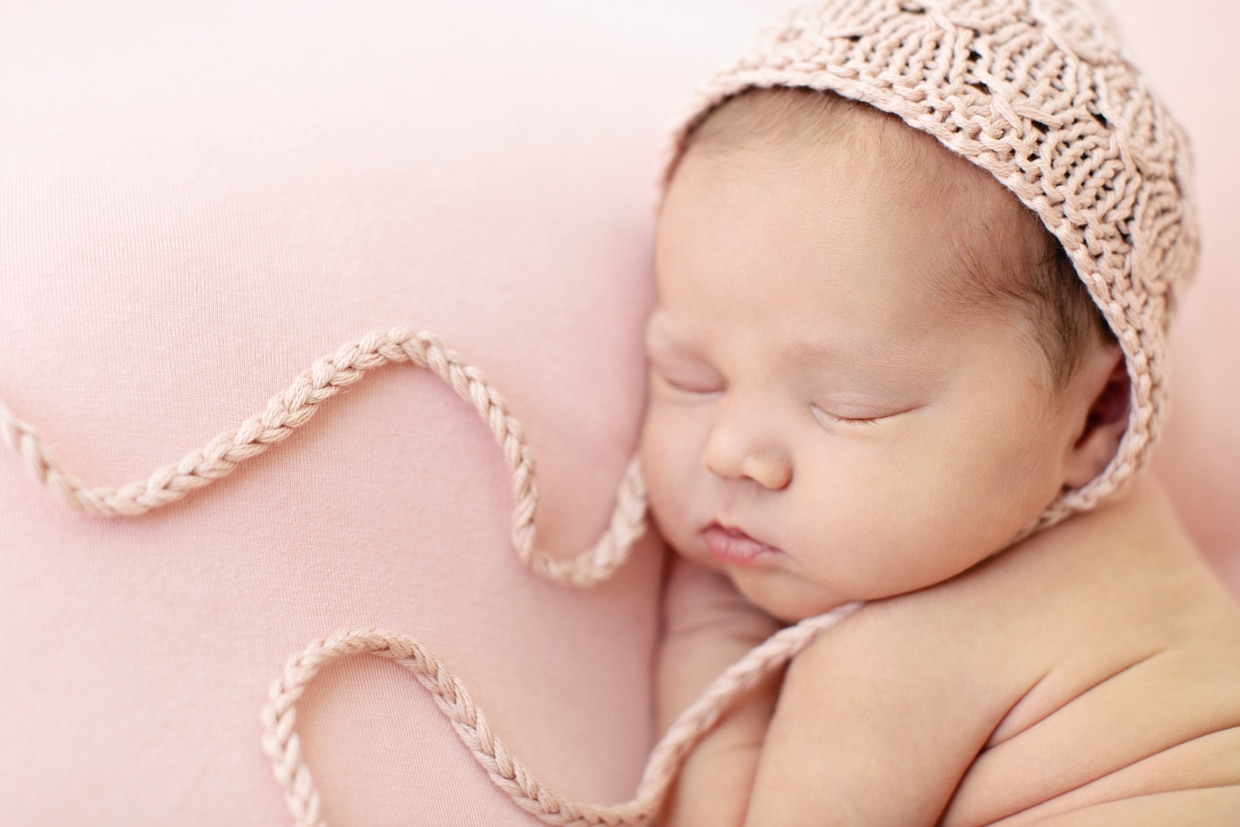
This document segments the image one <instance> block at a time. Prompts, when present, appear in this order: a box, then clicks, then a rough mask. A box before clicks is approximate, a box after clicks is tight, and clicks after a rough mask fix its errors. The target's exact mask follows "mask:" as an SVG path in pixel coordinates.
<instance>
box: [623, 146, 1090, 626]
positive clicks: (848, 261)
mask: <svg viewBox="0 0 1240 827" xmlns="http://www.w3.org/2000/svg"><path fill="white" fill-rule="evenodd" d="M720 152H722V154H718V153H702V152H700V151H695V150H690V152H689V154H688V155H687V156H686V157H685V159H684V160H683V161H682V163H681V166H680V168H679V169H678V171H677V173H676V175H675V179H674V181H673V182H672V184H671V187H670V190H669V192H668V194H667V198H666V201H665V203H664V207H663V211H662V214H661V217H660V225H659V235H658V244H657V252H656V257H657V261H656V266H657V277H658V305H657V308H656V310H655V312H654V314H653V316H652V318H651V320H650V324H649V329H648V335H647V342H648V351H649V358H650V366H651V368H650V370H651V378H650V382H651V388H650V404H649V411H648V414H647V418H646V424H645V430H644V434H643V440H642V462H643V467H644V470H645V474H646V477H647V481H648V484H649V488H650V502H651V506H652V509H653V512H654V515H655V518H656V521H657V523H658V525H659V527H660V529H661V530H662V532H663V534H664V535H665V536H666V538H667V539H668V541H669V542H670V543H671V544H672V545H673V546H674V547H675V548H676V550H677V551H679V552H680V553H681V554H684V555H686V556H687V557H690V558H692V559H693V560H695V561H697V562H699V563H701V564H703V565H706V566H709V567H711V568H715V569H720V570H723V571H725V572H727V573H728V575H730V576H731V578H732V580H733V581H734V582H735V583H736V585H737V587H738V588H739V589H740V590H741V592H742V593H744V594H745V595H746V596H747V597H748V598H749V599H750V600H752V601H753V602H755V603H757V604H758V605H760V606H762V607H763V608H764V609H765V610H766V611H768V612H770V613H771V614H773V615H775V616H777V617H780V618H783V619H785V620H789V621H791V620H797V619H800V618H804V617H808V616H811V615H814V614H818V613H821V612H824V611H827V610H829V609H831V608H833V607H835V606H838V605H841V604H843V603H845V602H849V601H852V600H858V599H877V598H881V597H887V596H891V595H896V594H902V593H905V592H909V591H913V590H916V589H919V588H923V587H926V586H930V585H933V584H935V583H939V582H942V581H944V580H946V579H948V578H950V577H952V576H953V575H956V574H958V573H960V572H962V571H964V570H965V569H967V568H969V567H971V566H972V565H974V564H976V563H978V562H980V561H981V560H983V559H985V558H986V557H987V556H989V555H990V554H992V553H994V552H995V551H998V550H999V549H1001V548H1002V547H1003V546H1004V545H1005V544H1007V543H1008V542H1009V541H1010V540H1011V539H1012V537H1013V536H1014V535H1015V534H1016V533H1017V532H1019V531H1020V529H1022V528H1023V527H1025V526H1026V525H1027V524H1028V523H1029V522H1031V521H1032V520H1033V519H1034V518H1036V517H1037V516H1038V515H1039V514H1040V513H1041V512H1042V510H1043V509H1044V508H1045V507H1046V506H1047V505H1048V504H1049V503H1050V502H1051V500H1053V499H1054V498H1055V496H1056V495H1057V494H1058V493H1059V492H1060V490H1061V489H1062V487H1063V485H1064V477H1065V472H1064V467H1063V465H1064V456H1065V455H1066V454H1068V452H1069V451H1070V448H1071V446H1072V443H1073V442H1074V440H1075V439H1076V437H1077V436H1078V432H1079V428H1076V429H1074V427H1073V422H1072V418H1071V415H1070V414H1069V413H1068V412H1067V411H1066V410H1065V406H1064V405H1063V404H1061V403H1060V402H1059V401H1058V399H1059V397H1058V396H1057V395H1056V394H1054V393H1053V392H1052V391H1051V389H1050V382H1049V379H1048V378H1047V374H1046V367H1045V363H1044V361H1043V357H1042V355H1041V353H1040V351H1039V349H1038V348H1037V346H1036V345H1035V344H1033V341H1034V340H1033V337H1032V333H1031V328H1030V326H1029V324H1028V323H1026V322H1023V321H1021V320H1019V319H1015V318H1013V314H1012V313H1000V312H986V310H985V308H984V307H982V308H980V309H979V307H978V306H973V307H972V308H971V309H970V308H969V307H967V306H966V304H967V303H963V302H959V301H951V300H949V299H947V298H945V297H944V296H943V295H941V294H939V293H936V291H935V289H934V288H933V287H932V286H931V285H933V284H935V283H936V279H935V275H936V274H937V270H936V268H946V267H951V266H953V264H954V263H955V262H953V260H952V258H953V256H958V255H959V253H958V252H953V251H959V250H960V249H961V245H968V244H974V243H977V244H984V239H978V240H976V241H975V240H972V239H968V238H962V237H961V230H960V229H959V228H960V227H963V226H968V225H969V222H968V221H965V220H964V218H965V215H964V213H963V211H966V210H970V209H973V210H976V209H986V208H988V206H987V204H986V203H979V202H978V200H977V199H976V198H974V197H972V196H970V197H959V196H944V195H941V194H940V195H936V194H935V193H936V192H938V190H936V189H935V187H933V186H928V187H916V186H909V185H908V182H907V181H902V180H900V178H899V176H898V175H888V174H881V171H882V170H883V169H884V168H885V167H884V165H883V163H882V162H881V160H880V159H875V160H873V161H870V162H866V161H864V160H862V161H858V160H857V159H856V158H850V157H846V156H845V155H844V154H843V153H842V152H841V151H839V150H832V149H823V148H814V149H805V148H792V147H788V146H763V147H759V148H752V147H750V148H742V149H740V150H736V149H725V150H720ZM909 174H911V175H914V176H918V175H921V174H922V170H913V171H912V172H911V173H909ZM906 177H907V176H906ZM988 183H993V182H988ZM993 185H994V187H995V188H996V189H997V193H994V194H993V195H994V197H995V198H999V199H1002V198H1010V196H1007V195H1006V193H1003V192H1002V190H1001V188H999V185H998V184H997V183H994V184H993ZM983 200H985V201H989V200H991V199H989V198H987V199H983ZM957 202H959V203H957ZM973 252H974V253H975V254H977V255H980V256H983V257H984V256H985V249H984V248H982V247H975V248H973ZM983 260H984V259H983Z"/></svg>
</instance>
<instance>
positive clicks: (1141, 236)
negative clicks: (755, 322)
mask: <svg viewBox="0 0 1240 827" xmlns="http://www.w3.org/2000/svg"><path fill="white" fill-rule="evenodd" d="M770 87H806V88H811V89H818V90H825V91H830V92H834V93H836V94H838V95H840V96H842V97H845V98H851V99H854V100H857V101H861V102H864V103H866V104H869V105H871V106H874V107H876V108H877V109H880V110H882V111H884V112H888V113H891V114H893V115H897V116H899V117H900V118H901V119H903V120H904V122H905V123H907V124H908V125H909V126H911V127H913V128H914V129H918V130H921V131H922V132H925V133H928V134H929V135H932V136H933V137H935V138H936V139H938V141H939V142H940V143H941V144H942V145H943V146H945V147H947V148H948V149H949V150H951V151H953V152H955V153H957V154H959V155H961V156H963V157H965V158H967V159H968V160H969V161H971V162H972V163H974V164H976V165H977V166H979V167H981V168H982V169H985V170H987V171H989V172H990V173H991V174H992V175H994V177H995V178H997V179H998V180H999V182H1000V183H1002V184H1003V185H1004V186H1005V187H1007V189H1009V190H1010V191H1011V192H1012V193H1014V194H1015V195H1016V197H1017V198H1019V199H1020V200H1021V201H1022V202H1023V203H1024V204H1025V205H1026V206H1027V207H1028V208H1029V209H1031V210H1032V211H1033V212H1034V213H1036V214H1037V215H1038V217H1039V218H1041V220H1042V222H1043V224H1045V225H1046V227H1047V229H1049V230H1050V232H1051V233H1053V234H1054V235H1055V236H1056V237H1057V238H1058V239H1059V241H1060V243H1061V244H1062V245H1063V247H1064V249H1065V250H1066V251H1067V253H1068V255H1069V257H1070V258H1071V260H1072V262H1073V264H1074V266H1075V268H1076V272H1077V273H1078V274H1079V276H1080V278H1081V280H1082V281H1083V282H1084V283H1085V285H1086V286H1087V287H1088V288H1089V293H1090V295H1091V296H1092V297H1093V299H1094V302H1095V303H1096V304H1097V305H1098V307H1099V308H1100V309H1101V311H1102V314H1103V316H1104V317H1105V318H1106V321H1107V323H1108V324H1109V325H1110V327H1111V330H1112V331H1114V333H1115V336H1116V338H1117V339H1118V340H1119V344H1120V347H1121V348H1122V349H1123V352H1124V358H1125V359H1126V362H1127V367H1128V373H1129V376H1130V377H1131V380H1132V397H1131V406H1130V413H1129V419H1128V428H1127V431H1126V432H1125V434H1124V437H1123V439H1122V441H1121V443H1120V446H1119V450H1118V451H1117V453H1116V456H1115V458H1114V459H1113V460H1112V462H1111V464H1110V465H1109V466H1108V467H1107V468H1106V469H1105V470H1104V471H1103V472H1102V473H1101V474H1100V475H1099V476H1098V477H1096V478H1095V479H1094V480H1093V481H1091V482H1090V483H1088V484H1087V485H1085V486H1083V487H1081V488H1079V489H1076V490H1073V491H1069V492H1066V493H1065V494H1063V495H1062V496H1061V497H1060V498H1059V499H1058V500H1056V502H1055V503H1053V504H1052V505H1051V506H1050V508H1049V509H1048V510H1047V511H1046V513H1044V514H1043V515H1042V517H1041V518H1040V520H1039V521H1038V522H1037V523H1036V524H1035V525H1034V526H1031V530H1032V529H1037V528H1043V527H1046V526H1048V525H1051V524H1053V523H1055V522H1058V521H1059V520H1061V519H1063V518H1064V517H1066V516H1068V515H1069V514H1072V513H1074V512H1077V511H1083V510H1086V509H1089V508H1092V507H1093V506H1094V505H1095V504H1097V503H1098V502H1099V501H1101V500H1102V499H1103V498H1105V497H1107V496H1108V495H1110V494H1112V493H1113V492H1115V491H1116V490H1117V489H1118V488H1119V487H1120V486H1121V485H1123V484H1124V483H1125V482H1126V481H1127V480H1128V479H1129V478H1130V477H1131V476H1132V474H1133V473H1134V472H1135V471H1136V470H1137V469H1138V468H1140V467H1141V465H1142V464H1143V463H1144V461H1145V460H1146V458H1147V456H1148V454H1149V450H1150V448H1151V446H1152V445H1153V443H1154V441H1155V440H1156V438H1157V436H1158V433H1159V430H1160V425H1161V422H1162V419H1163V415H1164V413H1165V409H1166V384H1165V363H1166V333H1167V325H1168V321H1169V318H1170V316H1171V315H1172V313H1173V312H1174V310H1175V307H1176V304H1177V299H1178V294H1179V291H1180V290H1181V289H1182V288H1183V287H1184V286H1185V285H1186V284H1187V283H1188V281H1189V280H1190V278H1191V277H1192V274H1193V271H1194V269H1195V266H1196V258H1197V223H1196V218H1195V215H1194V212H1193V209H1192V206H1191V204H1190V202H1189V193H1188V187H1189V177H1190V162H1191V159H1190V157H1189V146H1188V143H1187V140H1186V138H1185V135H1184V133H1183V131H1182V130H1181V129H1180V127H1179V125H1178V124H1176V122H1175V121H1173V120H1172V118H1171V117H1170V115H1168V113H1167V112H1166V110H1165V109H1164V108H1163V106H1162V104H1161V103H1160V102H1159V101H1158V100H1157V99H1156V98H1155V97H1154V96H1153V94H1152V93H1151V92H1150V90H1149V89H1148V87H1147V86H1146V82H1145V80H1144V78H1143V77H1142V76H1141V75H1140V73H1139V72H1138V71H1137V69H1136V68H1135V67H1134V66H1133V65H1132V63H1130V62H1129V60H1128V58H1127V57H1126V56H1125V55H1124V54H1123V53H1122V52H1121V50H1120V47H1119V44H1118V43H1117V40H1116V37H1115V34H1114V32H1113V31H1111V29H1110V27H1109V26H1108V21H1107V20H1106V18H1105V17H1104V15H1103V14H1102V13H1101V12H1100V11H1098V10H1097V9H1095V8H1093V7H1091V6H1089V5H1083V4H1082V3H1081V2H1080V0H1078V1H1077V2H1073V0H827V2H824V3H820V4H818V5H814V6H811V7H806V8H802V9H798V10H797V11H795V12H793V13H792V14H791V15H789V16H788V17H786V18H785V19H784V20H783V21H782V22H781V24H780V25H778V26H777V27H776V28H774V29H773V30H771V31H770V32H768V33H767V34H766V36H764V37H763V39H762V40H761V41H760V42H759V44H758V46H757V48H756V49H755V50H754V51H753V52H752V53H751V54H749V55H748V56H746V57H745V58H743V59H742V60H741V61H739V62H738V63H736V64H735V65H734V66H732V67H731V68H729V69H727V70H725V71H724V72H722V73H721V74H719V75H717V76H716V77H715V78H714V79H713V80H712V81H711V82H710V83H709V84H708V85H707V86H706V87H705V88H704V89H703V90H702V91H701V93H700V94H699V97H698V99H697V100H696V101H695V102H694V104H693V106H692V107H691V109H690V114H689V117H688V118H687V119H686V120H685V121H684V123H683V125H682V127H681V128H680V129H679V131H678V132H677V134H676V138H675V145H674V157H676V158H679V156H680V155H681V153H682V152H683V151H684V149H685V146H686V143H687V141H688V140H689V137H690V135H691V132H692V129H693V128H694V126H696V125H697V124H698V123H700V122H701V121H702V120H703V119H704V118H705V117H706V115H708V114H709V113H710V111H711V110H712V109H713V108H714V107H716V106H717V105H719V104H720V103H721V102H723V101H724V100H726V99H727V98H728V97H730V96H733V95H736V94H738V93H739V92H742V91H744V90H746V89H751V88H770Z"/></svg>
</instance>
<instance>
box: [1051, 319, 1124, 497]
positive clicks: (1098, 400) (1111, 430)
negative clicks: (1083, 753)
mask: <svg viewBox="0 0 1240 827" xmlns="http://www.w3.org/2000/svg"><path fill="white" fill-rule="evenodd" d="M1077 382H1078V383H1079V384H1078V388H1077V390H1076V393H1075V394H1074V395H1076V396H1077V398H1079V399H1080V400H1081V401H1082V402H1083V403H1084V404H1080V405H1079V406H1078V407H1077V411H1078V412H1079V413H1078V414H1077V423H1078V424H1077V427H1078V428H1079V430H1078V431H1077V438H1076V440H1075V441H1074V442H1073V444H1072V446H1071V448H1070V449H1069V452H1068V457H1067V465H1066V468H1065V471H1066V474H1065V479H1064V485H1066V486H1067V487H1069V488H1080V487H1081V486H1083V485H1085V484H1086V483H1088V482H1089V481H1090V480H1092V479H1093V478H1094V477H1096V476H1098V475H1099V474H1101V473H1102V472H1103V471H1104V470H1106V467H1107V465H1109V464H1110V462H1111V460H1112V459H1114V457H1115V452H1116V451H1117V450H1119V442H1120V439H1122V438H1123V436H1124V431H1126V430H1127V429H1128V411H1129V408H1130V406H1131V398H1132V380H1131V379H1130V378H1129V377H1128V366H1127V364H1126V363H1125V362H1124V354H1123V351H1121V350H1120V348H1119V345H1117V344H1107V345H1106V346H1104V347H1098V348H1092V349H1091V350H1090V352H1089V355H1088V356H1086V357H1085V360H1084V363H1083V364H1082V366H1081V369H1080V373H1079V374H1078V376H1077Z"/></svg>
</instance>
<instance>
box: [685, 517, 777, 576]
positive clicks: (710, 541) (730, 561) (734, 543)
mask: <svg viewBox="0 0 1240 827" xmlns="http://www.w3.org/2000/svg"><path fill="white" fill-rule="evenodd" d="M702 540H703V542H704V543H705V544H706V551H707V553H708V554H710V556H711V557H712V558H714V559H715V560H716V561H717V562H720V563H723V564H724V565H727V566H742V567H746V568H749V567H753V566H759V565H762V564H763V563H764V562H766V561H767V560H770V559H771V558H773V557H775V556H777V555H781V554H783V552H782V551H780V550H779V549H777V548H775V547H774V546H768V545H767V544H766V543H763V542H760V541H758V540H755V539H754V538H752V537H750V536H749V535H748V534H746V533H745V532H743V531H741V530H740V529H739V528H727V527H726V526H721V525H719V524H718V523H711V524H710V525H709V526H707V527H706V528H705V529H703V530H702Z"/></svg>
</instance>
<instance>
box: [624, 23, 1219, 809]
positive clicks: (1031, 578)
mask: <svg viewBox="0 0 1240 827" xmlns="http://www.w3.org/2000/svg"><path fill="white" fill-rule="evenodd" d="M1185 154H1186V147H1185V145H1184V142H1183V139H1182V137H1181V136H1180V133H1179V131H1178V129H1177V128H1176V127H1175V125H1174V123H1173V122H1172V121H1171V120H1170V119H1169V118H1168V116H1167V115H1166V114H1165V113H1164V112H1163V110H1162V109H1161V107H1160V106H1159V104H1158V103H1157V102H1155V101H1153V100H1151V99H1150V98H1149V97H1148V92H1147V91H1146V90H1145V88H1144V85H1143V83H1142V81H1141V80H1140V79H1139V78H1138V77H1137V76H1136V75H1135V73H1134V70H1133V69H1132V67H1131V66H1130V65H1129V64H1128V63H1127V62H1126V60H1125V59H1124V58H1123V57H1122V56H1121V55H1120V54H1119V53H1118V52H1117V51H1116V50H1115V48H1114V46H1113V45H1112V44H1111V42H1110V40H1109V36H1108V35H1107V34H1106V33H1105V31H1104V30H1103V29H1102V28H1101V27H1100V26H1099V25H1098V24H1097V23H1095V22H1093V21H1092V20H1091V19H1090V18H1089V17H1088V16H1087V15H1086V14H1085V13H1084V12H1083V11H1081V10H1079V9H1075V8H1073V7H1071V6H1070V5H1067V4H1065V3H1064V2H1056V3H1050V2H1043V3H1037V2H1033V0H1030V2H1027V3H1026V2H996V3H991V4H978V3H975V2H954V3H953V2H939V3H930V2H925V3H915V2H900V0H890V2H880V1H872V2H864V3H863V2H855V1H854V2H844V0H839V1H838V2H833V3H829V4H828V5H826V6H825V7H820V8H817V9H813V10H809V11H806V12H803V13H799V14H798V15H796V16H794V17H792V18H790V20H789V22H788V23H787V26H786V28H785V29H783V30H781V31H779V32H776V33H774V34H773V35H772V36H771V37H770V38H769V39H768V40H767V41H766V43H765V45H764V47H763V48H762V49H761V50H760V51H759V52H758V54H757V55H756V56H755V57H752V58H750V59H748V60H746V61H745V62H743V63H741V64H740V65H739V66H738V67H736V68H735V69H733V70H731V71H730V72H728V73H725V74H724V75H723V76H721V78H719V79H718V80H717V81H716V83H715V85H714V86H713V87H712V88H711V89H710V90H709V92H708V94H707V96H706V99H705V100H704V101H703V103H702V107H701V110H700V114H699V115H698V116H697V117H696V118H694V119H693V120H692V121H691V122H690V125H689V126H688V127H687V129H686V130H685V134H684V139H683V141H682V147H681V152H680V154H679V156H678V159H677V161H676V163H675V166H674V168H673V172H672V175H671V177H670V180H669V183H668V187H667V191H666V196H665V200H664V203H663V205H662V208H661V213H660V222H659V232H658V242H657V250H656V266H657V280H658V303H657V307H656V309H655V310H654V313H653V315H652V317H651V319H650V323H649V327H648V335H647V346H648V352H649V360H650V368H651V372H650V375H651V379H650V382H651V388H650V403H649V411H648V414H647V420H646V425H645V430H644V435H643V445H642V463H643V467H644V469H645V473H646V477H647V481H648V485H649V490H650V500H651V506H652V509H653V513H654V515H655V519H656V522H657V524H658V526H659V528H660V529H661V531H662V533H663V535H664V537H666V539H667V540H668V542H669V543H670V544H671V545H672V546H673V547H674V548H675V550H676V551H677V552H678V553H679V557H678V562H677V565H676V568H675V570H674V572H673V575H672V581H671V583H670V585H669V617H668V623H667V629H666V634H665V641H664V647H663V652H662V657H661V665H660V668H661V674H660V716H661V718H662V720H664V721H665V722H666V721H669V720H670V719H671V718H672V717H673V716H674V715H676V714H677V713H678V712H679V711H680V710H681V709H682V708H683V707H684V706H685V705H686V704H687V703H688V702H689V701H690V700H691V699H692V698H693V697H695V696H696V695H697V693H698V692H699V691H700V690H701V688H702V687H703V686H704V685H705V684H706V683H708V682H709V680H710V679H711V678H713V677H714V675H715V674H717V673H718V672H719V671H720V670H721V669H722V667H723V666H725V665H726V664H728V663H730V662H731V661H733V660H735V659H736V658H737V657H739V656H740V654H742V653H743V652H744V651H745V650H747V649H748V648H749V647H751V646H752V645H753V644H754V643H755V642H757V641H758V640H760V639H761V638H762V637H764V636H766V635H767V634H769V633H770V632H771V631H772V629H773V628H775V627H776V625H777V624H778V623H791V622H795V621H798V620H800V619H803V618H806V617H810V616H814V615H817V614H820V613H824V612H827V611H830V610H832V609H835V608H837V607H840V606H844V605H846V604H850V603H854V602H863V605H862V606H861V608H859V609H858V610H857V611H856V612H855V613H854V614H852V615H851V616H850V617H848V618H847V619H846V620H844V621H843V622H842V623H841V624H839V625H838V626H836V627H834V628H833V629H831V630H830V631H828V632H827V633H825V634H824V635H823V636H822V637H821V638H820V639H819V640H818V641H816V642H815V643H814V644H813V645H812V646H811V647H810V648H809V649H808V650H807V651H806V652H804V653H803V654H802V655H801V656H799V657H798V658H797V659H796V660H795V661H794V663H793V665H792V667H791V668H790V670H789V671H788V673H787V674H786V676H784V677H783V679H782V680H781V681H775V682H770V683H768V684H767V685H766V686H764V687H763V688H762V690H761V691H759V692H758V693H756V694H755V695H754V696H753V697H751V698H749V699H748V700H747V701H746V702H745V703H744V704H743V705H742V706H740V707H738V708H737V709H735V710H734V711H733V712H732V713H731V714H730V715H729V717H727V718H726V719H725V720H724V722H723V723H722V724H721V726H720V727H719V728H718V729H717V730H716V731H715V732H714V733H712V735H711V736H709V737H708V738H707V740H705V741H704V742H703V743H702V744H701V746H699V747H698V748H697V750H695V752H694V753H693V754H692V755H691V756H690V759H689V761H688V764H687V765H686V768H685V771H684V773H683V774H682V776H681V778H680V781H679V783H678V786H677V788H676V790H675V792H674V795H673V798H672V801H671V804H670V805H669V807H668V809H667V811H666V813H665V818H664V820H663V822H661V823H663V824H667V825H675V824H685V825H695V826H696V825H730V824H742V823H743V824H751V825H779V827H784V826H785V825H788V826H791V825H801V824H804V825H901V826H902V827H907V826H908V825H918V824H926V825H934V824H941V825H959V826H960V827H966V826H969V825H982V824H1002V825H1023V824H1033V823H1038V824H1045V825H1062V826H1063V827H1067V825H1101V824H1107V825H1110V824H1123V825H1145V824H1148V825H1168V824H1189V823H1191V824H1194V825H1198V824H1199V825H1234V824H1237V823H1240V608H1238V607H1237V606H1236V604H1235V603H1234V602H1233V601H1232V599H1231V598H1230V596H1229V595H1228V594H1227V593H1226V591H1225V589H1224V588H1223V587H1222V586H1221V585H1220V584H1219V583H1218V582H1217V581H1216V580H1215V579H1214V577H1213V576H1212V575H1211V573H1210V572H1209V570H1208V569H1207V568H1206V567H1205V566H1204V565H1203V563H1202V562H1201V561H1200V560H1199V558H1198V556H1197V554H1196V552H1195V550H1194V548H1193V546H1192V544H1191V542H1190V541H1189V540H1188V538H1187V537H1186V536H1185V534H1184V533H1183V531H1182V530H1181V528H1180V526H1179V525H1178V523H1177V521H1176V518H1175V516H1174V514H1173V513H1172V511H1171V510H1170V508H1169V507H1168V505H1167V503H1166V501H1165V499H1164V497H1163V495H1162V494H1161V493H1160V491H1159V490H1158V488H1157V486H1156V484H1155V483H1154V482H1153V481H1152V480H1151V479H1149V478H1148V476H1146V475H1143V474H1141V473H1139V469H1140V467H1141V464H1142V462H1143V460H1144V457H1145V454H1146V452H1147V449H1148V447H1149V445H1150V443H1151V441H1152V440H1153V437H1154V435H1155V434H1156V432H1157V427H1158V422H1159V418H1160V417H1161V415H1162V413H1163V408H1164V402H1163V392H1164V391H1163V376H1162V372H1163V359H1164V352H1163V351H1164V344H1163V342H1164V333H1165V326H1166V322H1167V317H1168V315H1169V314H1170V312H1171V311H1172V310H1173V309H1174V307H1173V305H1174V302H1175V300H1176V296H1177V291H1178V289H1179V288H1180V287H1181V286H1182V284H1183V282H1185V281H1186V280H1187V279H1188V277H1189V276H1190V274H1191V271H1192V268H1193V265H1194V259H1195V245H1196V237H1195V225H1194V223H1193V217H1192V214H1191V211H1190V210H1189V208H1188V206H1187V204H1186V202H1185V199H1184V195H1183V188H1184V187H1185V186H1186V183H1187V182H1186V181H1185V180H1184V176H1185V170H1186V163H1187V161H1186V158H1185Z"/></svg>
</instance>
